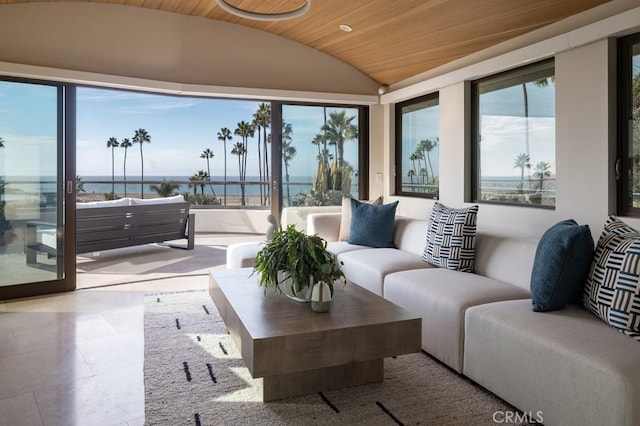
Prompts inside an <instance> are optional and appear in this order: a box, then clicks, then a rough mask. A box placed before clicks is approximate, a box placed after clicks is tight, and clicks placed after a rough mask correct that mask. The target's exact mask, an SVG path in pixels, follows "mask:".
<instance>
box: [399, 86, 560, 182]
mask: <svg viewBox="0 0 640 426" xmlns="http://www.w3.org/2000/svg"><path fill="white" fill-rule="evenodd" d="M527 91H528V103H529V116H528V118H525V116H524V115H525V114H524V101H523V99H524V97H523V91H522V86H521V85H517V86H513V87H509V88H506V89H501V90H496V91H493V92H488V93H485V94H482V95H481V97H480V98H481V101H480V104H481V115H482V120H481V129H480V134H481V136H482V143H481V155H480V159H481V170H482V175H483V176H486V177H497V176H500V177H505V176H511V177H518V178H519V177H520V172H521V170H520V169H519V168H514V162H515V158H516V157H517V156H518V155H520V154H522V153H524V152H525V151H526V148H525V147H526V136H525V135H526V133H527V122H528V127H529V128H528V133H529V157H530V162H531V173H534V172H535V165H536V164H538V163H539V162H541V161H545V162H549V164H550V166H551V167H550V171H551V173H555V103H554V102H555V93H554V92H555V87H554V85H553V84H550V85H548V86H546V87H543V88H541V87H537V86H535V85H534V84H530V83H529V84H527ZM439 112H440V107H439V106H432V107H427V108H422V109H418V110H415V111H413V112H410V113H405V114H404V116H403V117H404V118H403V122H402V125H403V137H404V138H403V163H402V167H403V174H404V176H403V178H404V180H405V181H408V178H407V172H408V171H409V170H410V169H412V168H413V165H412V162H411V161H410V160H409V155H411V153H413V152H414V151H415V148H416V146H417V144H418V143H419V142H420V141H421V140H423V139H431V140H435V138H437V137H438V130H439ZM430 157H431V164H432V166H433V169H434V173H435V175H436V176H438V175H439V161H438V157H439V147H438V148H436V149H434V150H433V151H432V152H431V154H430Z"/></svg>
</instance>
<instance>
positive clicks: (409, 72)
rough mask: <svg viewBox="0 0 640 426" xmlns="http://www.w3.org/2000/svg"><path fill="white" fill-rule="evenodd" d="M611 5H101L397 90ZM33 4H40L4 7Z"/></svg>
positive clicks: (135, 0) (294, 0) (579, 0)
mask: <svg viewBox="0 0 640 426" xmlns="http://www.w3.org/2000/svg"><path fill="white" fill-rule="evenodd" d="M58 1H60V0H58ZM62 1H64V0H62ZM87 1H90V0H87ZM609 1H610V0H312V1H311V8H310V10H309V11H308V12H307V13H306V14H304V15H303V16H300V17H298V18H294V19H290V20H284V21H259V20H252V19H246V18H240V17H238V16H236V15H233V14H230V13H228V12H226V11H225V10H224V9H222V8H221V7H220V6H219V5H218V4H217V2H216V0H101V2H106V3H114V4H125V5H129V6H135V7H142V8H149V9H158V10H162V11H167V12H172V13H179V14H184V15H191V16H197V17H202V18H206V19H214V20H220V21H225V22H230V23H235V24H239V25H245V26H248V27H252V28H256V29H259V30H263V31H268V32H270V33H273V34H277V35H280V36H282V37H286V38H288V39H291V40H293V41H296V42H298V43H301V44H304V45H307V46H309V47H313V48H315V49H318V50H320V51H322V52H324V53H327V54H329V55H332V56H334V57H336V58H338V59H340V60H342V61H344V62H346V63H348V64H350V65H352V66H353V67H355V68H357V69H358V70H360V71H361V72H363V73H364V74H366V75H368V76H369V77H371V78H372V79H374V80H376V81H377V82H379V83H380V84H382V85H391V84H394V83H397V82H399V81H402V80H404V79H407V78H410V77H413V76H415V75H418V74H420V73H423V72H425V71H429V70H431V69H433V68H436V67H438V66H440V65H444V64H446V63H448V62H451V61H453V60H456V59H459V58H462V57H464V56H467V55H469V54H471V53H474V52H477V51H480V50H483V49H485V48H488V47H491V46H493V45H496V44H498V43H501V42H503V41H506V40H509V39H511V38H514V37H517V36H519V35H522V34H525V33H527V32H530V31H533V30H536V29H538V28H541V27H543V26H545V25H549V24H551V23H553V22H556V21H559V20H561V19H564V18H567V17H569V16H571V15H574V14H577V13H580V12H583V11H585V10H587V9H590V8H593V7H595V6H598V5H601V4H603V3H607V2H609ZM25 2H31V3H36V2H38V0H0V3H9V4H10V3H25ZM227 2H228V3H229V4H231V5H233V6H236V7H238V8H242V9H244V10H249V11H254V12H259V13H283V12H287V11H291V10H295V9H298V8H300V7H302V6H304V4H305V0H227ZM341 24H347V25H349V26H351V28H352V31H351V32H344V31H342V30H341V29H340V28H339V27H340V25H341Z"/></svg>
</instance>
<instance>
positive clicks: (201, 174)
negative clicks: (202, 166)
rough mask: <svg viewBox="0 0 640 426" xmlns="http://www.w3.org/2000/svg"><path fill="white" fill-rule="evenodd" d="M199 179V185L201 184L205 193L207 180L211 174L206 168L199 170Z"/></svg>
mask: <svg viewBox="0 0 640 426" xmlns="http://www.w3.org/2000/svg"><path fill="white" fill-rule="evenodd" d="M195 177H196V178H197V180H198V185H199V186H200V193H201V194H202V195H204V186H205V183H204V182H205V181H207V180H209V174H208V173H207V172H205V171H204V170H198V173H197V174H196V175H195Z"/></svg>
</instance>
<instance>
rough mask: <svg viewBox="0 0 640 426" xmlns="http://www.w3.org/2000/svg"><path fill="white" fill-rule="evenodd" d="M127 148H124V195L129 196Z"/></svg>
mask: <svg viewBox="0 0 640 426" xmlns="http://www.w3.org/2000/svg"><path fill="white" fill-rule="evenodd" d="M127 149H128V148H125V149H124V166H123V167H122V172H123V173H124V197H125V198H127Z"/></svg>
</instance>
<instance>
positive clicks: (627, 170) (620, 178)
mask: <svg viewBox="0 0 640 426" xmlns="http://www.w3.org/2000/svg"><path fill="white" fill-rule="evenodd" d="M635 45H638V46H640V33H635V34H631V35H628V36H626V37H621V38H619V39H618V41H617V64H616V65H617V75H616V77H617V84H616V91H617V100H618V102H617V132H616V133H617V135H616V136H617V138H616V139H617V143H616V145H617V152H618V155H617V161H616V167H615V173H616V180H617V194H616V195H617V197H616V204H617V214H618V215H620V216H630V217H640V207H633V205H630V203H629V196H630V195H631V193H632V181H633V177H632V172H633V170H632V165H631V161H630V155H629V153H630V148H631V144H632V143H633V141H631V140H630V136H631V124H630V123H631V121H632V120H633V112H632V103H633V99H632V84H633V83H632V73H631V71H632V65H633V60H632V59H633V46H635ZM637 173H640V168H639V170H637ZM631 204H632V203H631Z"/></svg>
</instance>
